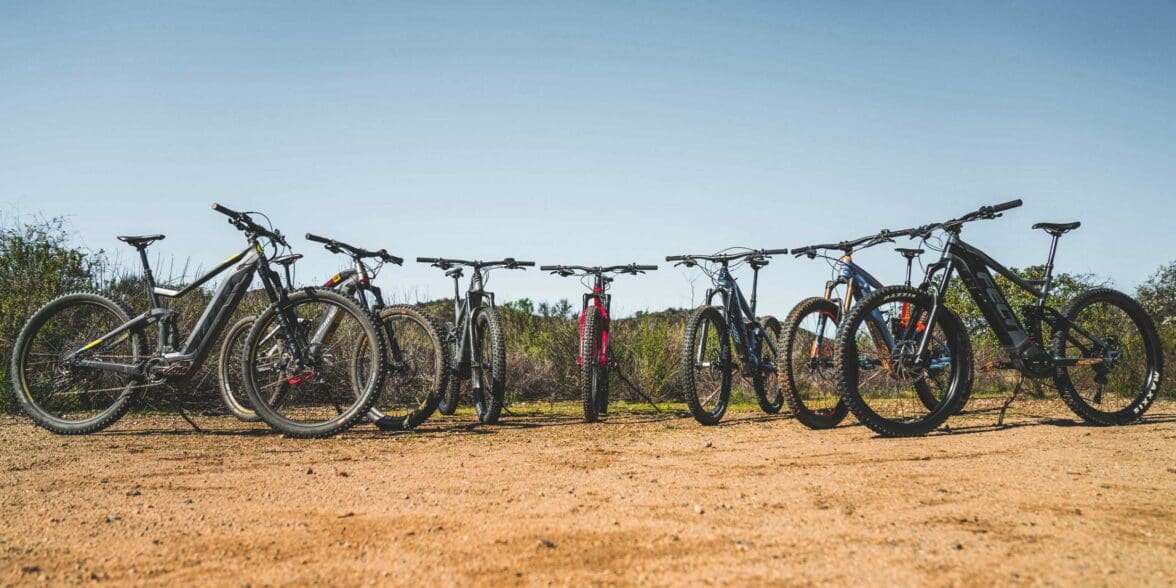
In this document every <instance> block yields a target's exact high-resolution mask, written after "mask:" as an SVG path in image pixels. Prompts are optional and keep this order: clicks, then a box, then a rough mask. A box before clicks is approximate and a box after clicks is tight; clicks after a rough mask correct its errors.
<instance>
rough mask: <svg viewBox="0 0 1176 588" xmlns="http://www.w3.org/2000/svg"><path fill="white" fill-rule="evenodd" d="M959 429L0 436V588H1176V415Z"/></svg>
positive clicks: (549, 419)
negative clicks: (126, 586)
mask: <svg viewBox="0 0 1176 588" xmlns="http://www.w3.org/2000/svg"><path fill="white" fill-rule="evenodd" d="M995 419H996V415H995V414H994V413H991V412H987V413H980V414H973V415H965V416H961V417H956V418H955V419H953V420H952V421H950V424H951V425H952V427H953V428H952V432H951V433H943V432H941V433H939V434H936V435H933V436H930V437H927V438H923V439H900V440H887V439H880V438H877V437H875V436H874V435H872V434H871V433H870V432H869V431H868V430H867V429H865V428H864V427H861V426H857V425H853V424H851V425H847V426H843V427H840V428H838V429H836V430H832V431H824V432H813V431H808V430H806V429H804V428H803V427H802V426H801V425H800V424H798V423H797V422H795V421H793V420H791V419H787V418H780V417H771V418H766V417H763V416H762V415H758V414H756V413H753V412H737V413H735V414H732V415H728V418H727V420H726V421H725V423H724V424H723V425H722V426H720V427H716V428H703V427H701V426H698V425H696V424H695V423H694V422H693V421H692V420H689V419H684V418H679V417H677V416H658V415H654V414H639V413H621V414H614V415H610V417H608V421H607V422H605V423H602V424H599V425H585V424H581V423H578V422H576V421H575V420H574V418H572V417H571V416H570V415H567V416H560V415H557V414H539V415H533V416H525V417H523V416H516V417H512V418H509V419H507V422H506V424H504V425H501V426H495V427H482V426H472V425H471V424H470V417H461V416H458V417H447V418H444V417H443V418H438V419H436V420H431V421H429V422H427V423H426V424H425V425H424V426H423V427H422V428H421V429H420V430H418V431H416V432H413V433H408V434H387V433H380V432H377V431H375V430H373V429H371V428H370V427H367V426H365V427H361V428H357V429H356V430H354V431H352V432H350V433H348V434H347V435H346V436H344V437H342V438H339V439H333V440H325V441H297V440H291V439H285V438H282V437H279V436H276V435H271V434H268V433H265V432H263V431H262V430H261V429H260V428H259V427H256V426H251V425H245V424H239V423H236V422H233V421H231V420H230V419H229V418H227V417H216V418H212V417H205V418H200V419H198V422H200V423H201V424H202V425H203V426H205V427H207V428H210V429H212V432H207V433H195V432H193V431H191V430H190V429H187V428H186V425H184V424H183V423H182V421H180V420H179V419H178V418H176V417H172V416H153V417H128V418H126V419H124V420H123V421H122V422H121V423H119V424H117V425H116V426H115V427H114V428H113V429H111V430H110V431H108V432H105V433H101V434H98V435H93V436H90V437H74V438H70V437H59V436H54V435H51V434H49V433H47V432H45V431H42V430H39V429H35V428H33V427H32V426H31V425H30V424H29V423H28V422H26V421H25V420H23V419H17V418H12V417H5V418H3V419H0V438H2V440H3V447H2V448H0V467H2V469H0V472H2V473H0V502H2V505H0V508H2V509H3V510H2V512H0V520H2V521H3V522H2V523H0V525H2V531H0V582H3V583H4V584H32V583H37V582H48V583H54V584H57V583H79V582H92V581H94V580H98V581H105V582H115V583H120V584H122V583H134V584H174V583H184V584H196V583H199V584H228V585H241V584H246V583H248V584H253V585H265V584H279V583H281V584H287V583H298V584H309V583H326V584H333V585H339V584H345V585H350V584H367V583H375V584H387V583H396V584H407V583H426V584H427V585H437V584H440V585H454V584H463V585H464V584H502V583H506V584H557V585H565V584H650V583H652V584H685V583H691V584H695V583H708V584H743V585H746V584H766V583H779V584H813V583H817V582H829V581H832V582H836V583H838V584H851V583H852V584H858V583H867V584H901V585H911V584H934V585H989V584H1024V583H1032V584H1047V585H1054V584H1057V585H1156V586H1161V585H1167V586H1170V585H1172V584H1173V583H1174V582H1176V555H1174V554H1176V403H1174V402H1164V403H1160V404H1158V405H1157V406H1155V407H1153V409H1152V411H1151V413H1150V414H1149V416H1148V418H1147V419H1146V420H1145V421H1144V422H1143V423H1141V424H1138V425H1134V426H1129V427H1122V428H1113V429H1112V428H1095V427H1086V426H1080V425H1078V424H1077V423H1076V422H1074V421H1073V419H1072V418H1071V416H1070V415H1069V413H1067V412H1066V410H1065V407H1064V406H1063V405H1062V404H1061V403H1060V402H1056V401H1036V402H1019V403H1018V404H1017V405H1016V410H1015V412H1014V413H1013V414H1012V415H1011V417H1010V418H1009V419H1008V421H1007V424H1009V425H1011V426H1008V427H1006V428H1003V429H996V428H995V427H993V426H992V425H993V424H994V423H995Z"/></svg>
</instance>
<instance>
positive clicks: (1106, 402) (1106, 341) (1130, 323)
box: [836, 200, 1163, 436]
mask: <svg viewBox="0 0 1176 588" xmlns="http://www.w3.org/2000/svg"><path fill="white" fill-rule="evenodd" d="M1020 205H1021V201H1020V200H1013V201H1010V202H1006V203H1003V204H998V205H995V206H985V207H981V208H980V209H978V210H976V211H974V212H970V213H968V214H966V215H964V216H962V217H960V218H958V219H953V220H949V221H946V222H941V223H935V224H932V225H927V226H924V227H921V228H920V230H919V231H918V236H919V237H921V238H922V239H923V241H924V243H926V241H927V239H929V238H930V237H931V236H932V234H934V233H936V232H942V233H943V234H944V236H945V241H944V242H943V245H942V249H941V256H940V259H939V261H937V262H936V263H934V264H931V265H929V266H928V267H927V271H926V276H925V278H924V280H923V284H922V285H920V286H919V287H918V288H910V287H889V288H883V289H881V290H878V291H877V292H875V293H874V294H872V295H871V296H870V297H869V298H867V299H866V300H864V301H862V303H861V304H859V305H857V306H856V307H854V309H853V311H852V312H850V314H849V316H848V317H847V318H846V321H845V326H844V328H843V329H842V331H841V334H840V336H839V340H838V353H837V362H836V364H837V365H836V369H837V373H838V376H839V379H840V380H839V388H840V390H841V394H842V398H843V399H844V400H845V402H846V404H847V405H848V406H849V409H850V410H851V411H853V413H854V415H855V416H857V417H858V420H860V421H861V422H862V423H864V424H865V425H866V426H868V427H870V428H871V429H872V430H874V431H875V432H877V433H879V434H881V435H885V436H905V435H920V434H924V433H927V432H929V431H931V430H932V429H934V428H935V427H937V426H939V425H940V424H941V423H943V421H944V420H946V419H947V418H948V417H949V416H950V415H951V414H952V413H954V412H955V410H956V409H957V408H958V406H959V405H960V404H961V403H962V402H964V401H965V400H966V398H967V397H968V394H969V393H970V390H971V385H972V373H973V366H972V351H971V342H970V340H969V337H968V333H967V331H966V330H965V329H964V325H963V323H962V322H961V321H960V318H959V317H958V316H957V315H956V314H955V313H954V312H952V311H951V310H950V309H948V308H947V307H946V306H945V305H944V302H943V294H944V293H945V292H947V290H948V287H949V286H950V284H951V279H952V277H953V276H954V275H957V274H958V275H959V277H960V278H961V279H962V280H963V283H964V287H965V288H966V289H967V290H968V293H969V294H970V295H971V297H972V299H973V300H974V301H975V302H976V305H977V306H978V307H979V309H980V311H981V313H982V314H983V316H984V319H985V321H986V322H987V323H988V325H989V327H990V328H992V330H993V332H994V333H995V335H996V338H997V340H998V341H999V342H1000V346H1001V348H1002V350H1003V351H1004V353H1005V355H1006V357H1007V361H1005V362H1002V363H1000V364H998V365H996V366H994V367H997V368H1006V369H1014V370H1017V371H1018V372H1020V374H1021V376H1022V379H1023V378H1026V377H1028V378H1052V379H1053V381H1054V386H1055V387H1056V388H1057V390H1058V392H1059V394H1060V395H1061V397H1062V400H1064V401H1065V403H1066V405H1067V406H1068V407H1070V409H1071V410H1072V411H1074V413H1075V414H1077V415H1078V416H1080V417H1082V418H1083V419H1084V420H1086V421H1087V422H1089V423H1092V424H1098V425H1121V424H1126V423H1130V422H1132V421H1134V420H1136V419H1138V418H1139V417H1140V416H1141V415H1143V413H1144V411H1146V410H1147V409H1148V407H1150V406H1151V404H1152V402H1153V401H1154V400H1155V398H1156V395H1157V394H1158V393H1159V389H1160V379H1161V372H1162V367H1163V364H1162V362H1163V355H1162V351H1161V349H1160V342H1159V336H1158V335H1157V333H1156V328H1155V325H1154V324H1153V323H1152V320H1151V318H1150V317H1149V316H1148V315H1147V313H1146V312H1145V311H1144V310H1143V308H1142V307H1141V306H1140V305H1139V303H1138V302H1136V301H1135V300H1133V299H1131V298H1130V297H1128V296H1127V295H1126V294H1123V293H1121V292H1117V291H1115V290H1111V289H1108V288H1093V289H1090V290H1087V291H1085V292H1082V293H1080V294H1078V295H1077V296H1075V297H1074V299H1073V300H1071V301H1070V303H1069V304H1068V305H1067V306H1066V308H1065V309H1064V310H1062V311H1057V310H1055V309H1053V308H1052V307H1050V306H1048V300H1049V294H1050V287H1051V285H1052V281H1053V268H1054V256H1055V254H1056V252H1057V245H1058V239H1059V238H1060V237H1061V236H1062V235H1063V234H1065V233H1067V232H1069V231H1071V230H1073V229H1076V228H1078V227H1079V226H1080V223H1077V222H1073V223H1037V224H1035V225H1033V228H1034V229H1042V230H1044V231H1045V232H1046V233H1048V234H1049V235H1050V236H1051V237H1052V241H1051V243H1050V248H1049V257H1048V259H1047V261H1046V264H1045V273H1044V276H1043V278H1042V279H1041V280H1025V279H1022V278H1021V277H1019V276H1017V275H1016V274H1014V273H1013V272H1011V271H1010V270H1009V269H1008V268H1006V267H1004V266H1003V265H1001V264H1000V263H997V261H996V260H994V259H992V258H991V257H989V256H988V255H987V254H985V253H984V252H983V251H981V250H979V249H977V248H976V247H974V246H972V245H969V244H968V243H965V242H964V241H963V240H961V239H960V232H961V231H962V229H963V226H964V225H965V224H966V223H969V222H972V221H976V220H982V219H993V218H997V217H999V216H1001V214H1000V213H1001V212H1003V211H1006V210H1010V209H1013V208H1016V207H1018V206H1020ZM990 270H995V271H996V272H997V273H999V274H1000V275H1002V276H1004V277H1005V278H1007V279H1008V280H1009V281H1010V282H1012V283H1013V284H1014V285H1016V286H1017V287H1018V288H1021V289H1023V290H1025V291H1026V292H1028V293H1030V294H1032V295H1033V297H1034V298H1035V299H1036V301H1035V302H1034V303H1032V304H1027V305H1025V306H1023V307H1022V308H1021V309H1020V311H1021V312H1020V314H1019V315H1018V313H1016V312H1014V311H1013V309H1012V308H1011V307H1010V306H1009V303H1008V301H1007V299H1006V298H1005V296H1004V294H1003V292H1002V291H1001V289H1000V288H999V287H998V286H997V284H996V281H995V280H994V279H993V276H992V274H991V273H990ZM875 313H882V314H884V315H886V316H888V317H890V318H891V322H890V324H891V327H892V332H893V335H894V338H895V340H896V344H895V346H894V347H893V350H887V349H877V348H873V347H871V346H870V344H869V338H868V337H865V336H863V334H862V333H860V332H859V329H860V328H861V326H862V325H863V324H864V323H867V322H868V321H866V317H868V316H871V315H873V314H875ZM1043 323H1044V324H1045V325H1048V326H1049V328H1050V332H1051V335H1052V344H1050V345H1049V347H1048V348H1047V346H1046V345H1047V344H1046V340H1045V333H1044V331H1043V329H1042V324H1043ZM939 334H941V335H942V337H943V339H944V340H945V341H947V344H948V345H949V346H950V348H951V349H952V350H953V352H952V353H951V355H950V362H951V365H950V367H949V368H948V370H947V373H948V374H950V377H949V378H947V380H948V381H949V383H950V385H949V387H948V388H947V389H946V393H945V395H944V396H943V398H942V399H941V401H940V403H939V404H938V405H937V406H935V407H934V408H933V409H927V408H926V407H925V406H923V404H922V403H921V402H910V400H909V396H910V395H909V394H904V393H902V391H900V390H897V389H896V388H897V387H896V386H894V385H893V383H894V382H910V381H913V380H917V379H920V378H924V377H927V374H928V370H929V367H930V366H931V365H932V363H933V362H934V358H933V357H932V348H933V347H934V343H933V341H934V339H935V337H936V336H937V335H939ZM864 365H872V366H880V367H881V368H882V369H875V370H873V371H874V374H870V375H867V376H865V377H863V372H864V370H863V366H864ZM1019 390H1020V384H1019V383H1018V386H1017V388H1016V389H1015V390H1014V392H1013V397H1014V398H1015V397H1016V394H1017V392H1018V391H1019ZM1010 400H1011V399H1010ZM1006 406H1007V405H1006Z"/></svg>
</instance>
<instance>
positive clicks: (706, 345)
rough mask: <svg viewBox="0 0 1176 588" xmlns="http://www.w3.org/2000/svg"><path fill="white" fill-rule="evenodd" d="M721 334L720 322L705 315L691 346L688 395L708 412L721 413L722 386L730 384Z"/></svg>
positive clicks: (727, 351) (723, 403)
mask: <svg viewBox="0 0 1176 588" xmlns="http://www.w3.org/2000/svg"><path fill="white" fill-rule="evenodd" d="M704 327H706V328H704ZM725 335H726V330H725V328H724V325H723V324H722V323H721V322H719V320H718V318H717V317H713V316H705V317H704V318H703V321H702V323H701V324H700V325H699V326H698V330H697V332H696V335H695V339H694V343H693V346H692V349H693V353H692V356H691V357H692V359H693V370H694V390H693V391H692V394H694V398H695V399H696V400H697V402H698V406H699V407H700V408H701V409H702V410H703V411H704V412H707V413H710V414H716V413H718V412H721V411H722V410H723V409H724V408H725V407H726V398H724V389H725V388H728V387H729V386H730V381H731V371H732V366H731V347H730V343H729V342H728V341H725V339H726V337H725ZM728 389H729V388H728Z"/></svg>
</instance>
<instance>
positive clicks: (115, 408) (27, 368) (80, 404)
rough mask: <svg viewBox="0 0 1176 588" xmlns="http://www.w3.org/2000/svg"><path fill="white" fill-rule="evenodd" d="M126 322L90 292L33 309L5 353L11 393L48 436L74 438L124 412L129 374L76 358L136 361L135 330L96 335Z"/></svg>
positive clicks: (114, 306)
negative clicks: (9, 351)
mask: <svg viewBox="0 0 1176 588" xmlns="http://www.w3.org/2000/svg"><path fill="white" fill-rule="evenodd" d="M129 320H130V316H129V313H128V312H127V311H126V309H124V308H123V307H122V306H121V305H119V304H118V303H117V302H115V301H113V300H111V299H109V298H107V297H105V296H102V295H101V294H97V293H94V292H74V293H70V294H66V295H64V296H60V297H58V298H56V299H54V300H52V301H50V302H49V303H48V304H46V305H45V306H42V307H41V308H40V309H39V310H37V312H35V313H33V316H32V317H30V318H29V320H28V322H26V323H25V325H24V327H23V328H22V329H21V331H20V334H19V335H17V338H16V344H15V345H14V346H13V350H12V387H13V391H14V392H15V393H16V399H17V402H18V403H19V404H20V407H21V409H22V410H24V412H25V413H26V414H28V415H29V417H30V418H32V419H33V422H35V423H37V425H39V426H41V427H44V428H46V429H48V430H50V431H52V432H54V433H58V434H62V435H82V434H87V433H93V432H96V431H100V430H102V429H105V428H106V427H109V426H110V425H111V424H113V423H114V422H115V421H117V420H118V419H119V417H121V416H122V415H123V414H124V413H126V411H127V408H128V405H129V402H130V398H131V395H132V392H133V391H134V388H135V387H136V381H135V379H134V377H133V376H130V375H127V374H120V373H117V372H113V371H107V370H99V369H95V368H86V367H82V366H79V365H78V361H103V362H110V363H119V364H128V365H133V364H137V363H138V362H139V361H140V360H141V359H142V356H143V354H144V345H143V336H142V333H141V332H140V331H125V332H123V333H122V334H121V335H118V336H115V337H113V338H112V339H111V340H109V341H105V340H102V339H101V337H102V336H103V335H105V334H106V333H109V332H110V331H112V330H114V329H116V328H118V327H119V326H121V325H123V324H125V323H126V322H127V321H129Z"/></svg>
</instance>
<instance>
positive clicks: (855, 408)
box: [834, 286, 972, 437]
mask: <svg viewBox="0 0 1176 588" xmlns="http://www.w3.org/2000/svg"><path fill="white" fill-rule="evenodd" d="M932 305H933V301H932V300H931V297H930V296H928V295H927V294H925V293H923V292H921V291H919V290H915V289H913V288H910V287H907V286H891V287H888V288H882V289H881V290H877V291H876V292H874V293H873V294H871V295H870V296H868V297H867V298H866V299H865V300H863V301H862V302H860V303H858V304H857V305H856V306H854V308H853V310H852V311H850V313H849V316H848V317H846V319H845V323H844V324H843V325H842V327H841V329H840V331H839V332H838V334H837V349H836V353H835V354H834V355H835V358H836V361H835V364H834V371H835V373H836V375H837V380H838V390H839V391H840V393H841V398H842V400H843V401H844V402H845V404H846V406H848V407H849V410H850V411H851V412H853V414H854V416H856V417H857V418H858V420H859V421H861V422H862V424H864V425H866V426H867V427H869V428H870V429H871V430H873V431H874V432H876V433H878V434H879V435H882V436H885V437H906V436H914V435H924V434H926V433H928V432H930V431H932V430H934V429H935V428H936V427H938V426H939V425H941V424H942V423H943V422H944V421H945V420H947V418H948V417H949V416H951V415H952V414H954V413H955V412H956V410H958V408H959V403H960V402H961V400H962V399H964V398H966V394H967V391H968V390H969V389H970V388H971V384H972V348H971V343H970V342H969V341H968V337H967V334H966V332H965V331H964V326H963V323H962V322H961V321H960V319H959V317H958V316H956V314H955V313H954V312H952V311H951V310H949V309H948V308H947V307H944V306H941V307H940V308H939V310H938V315H937V318H936V320H935V322H934V324H928V320H927V319H928V318H929V316H930V315H929V312H930V310H931V308H932ZM895 317H902V320H904V321H905V324H903V326H902V328H894V329H892V328H891V325H892V323H889V322H887V319H888V318H895ZM927 330H930V336H931V337H933V338H934V337H938V338H941V339H942V340H943V341H945V342H946V344H947V346H948V352H949V355H950V357H948V358H946V359H941V360H940V361H939V363H932V361H931V351H930V349H927V350H925V351H924V354H923V356H922V357H917V356H916V353H917V349H918V345H919V340H920V338H921V337H923V336H924V334H925V332H926V331H927ZM920 381H922V382H926V383H927V384H928V385H931V386H934V387H935V388H936V390H937V394H936V396H937V397H938V398H940V401H939V403H938V404H937V405H936V406H935V407H934V408H932V409H928V408H927V407H926V406H924V404H923V401H922V400H920V399H919V394H918V393H917V391H916V390H915V389H914V384H916V383H918V382H920Z"/></svg>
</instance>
